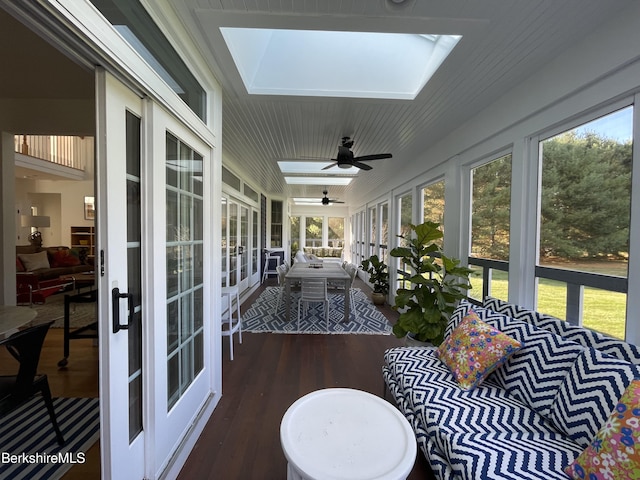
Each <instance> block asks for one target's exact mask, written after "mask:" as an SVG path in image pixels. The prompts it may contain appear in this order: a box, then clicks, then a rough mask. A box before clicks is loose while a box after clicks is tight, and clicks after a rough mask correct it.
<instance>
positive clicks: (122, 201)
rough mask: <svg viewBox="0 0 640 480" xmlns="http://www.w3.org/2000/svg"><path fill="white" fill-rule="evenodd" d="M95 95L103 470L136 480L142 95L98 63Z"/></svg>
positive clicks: (140, 444)
mask: <svg viewBox="0 0 640 480" xmlns="http://www.w3.org/2000/svg"><path fill="white" fill-rule="evenodd" d="M96 96H97V125H96V130H97V134H96V158H97V165H98V168H97V172H96V194H97V202H96V203H97V205H96V206H97V209H96V211H97V220H98V232H97V233H98V238H97V245H98V252H99V254H98V256H97V257H98V268H99V269H100V271H99V277H98V278H99V311H100V313H99V315H100V320H101V321H100V322H99V325H100V326H99V328H100V333H99V338H100V340H99V341H100V378H101V383H100V400H101V409H100V412H101V413H100V425H101V429H100V432H101V439H100V447H101V458H102V475H103V478H118V479H129V478H131V479H134V478H135V479H140V478H144V477H145V440H146V435H145V430H144V428H143V417H144V416H145V412H144V399H143V395H144V392H143V386H144V384H145V383H146V382H145V375H147V374H148V372H146V371H145V370H144V369H143V368H142V363H143V362H142V328H143V326H142V324H141V318H142V313H143V312H142V305H143V303H144V302H143V298H142V285H141V278H142V276H141V258H142V253H143V252H142V247H143V244H142V242H141V218H142V215H141V202H140V199H141V198H140V192H141V186H142V185H141V169H140V163H141V145H142V142H141V139H142V137H141V135H142V134H141V125H142V123H141V122H142V118H143V101H142V100H141V99H140V98H139V97H138V96H137V95H135V94H134V93H133V92H131V91H130V90H129V89H127V88H126V87H125V86H124V85H122V84H121V83H120V82H118V81H117V80H115V79H114V78H113V77H112V76H110V75H109V74H107V73H106V72H104V71H103V70H98V71H97V72H96ZM107 138H108V143H107ZM123 217H124V218H123Z"/></svg>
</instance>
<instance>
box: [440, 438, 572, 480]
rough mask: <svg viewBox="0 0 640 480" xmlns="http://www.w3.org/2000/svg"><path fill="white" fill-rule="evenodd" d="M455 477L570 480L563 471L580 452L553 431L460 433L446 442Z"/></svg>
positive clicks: (467, 478) (507, 479)
mask: <svg viewBox="0 0 640 480" xmlns="http://www.w3.org/2000/svg"><path fill="white" fill-rule="evenodd" d="M444 443H445V445H444V449H445V452H446V455H447V456H448V459H449V462H450V464H451V467H452V470H453V474H454V476H453V477H451V478H456V479H458V478H459V479H463V480H476V479H479V478H482V479H491V480H495V479H505V480H513V479H518V480H523V479H528V480H531V479H536V480H552V479H553V480H567V477H566V476H565V474H564V473H563V471H562V469H563V468H564V467H565V466H566V465H567V464H569V463H571V462H572V461H573V460H574V459H575V458H576V457H577V456H578V454H579V453H580V448H579V447H577V446H576V445H575V444H574V443H573V442H571V441H570V440H568V439H566V438H564V437H563V436H562V435H560V434H558V433H554V432H546V433H532V432H513V433H497V432H494V433H459V432H454V433H451V434H449V435H447V436H446V438H445V439H444Z"/></svg>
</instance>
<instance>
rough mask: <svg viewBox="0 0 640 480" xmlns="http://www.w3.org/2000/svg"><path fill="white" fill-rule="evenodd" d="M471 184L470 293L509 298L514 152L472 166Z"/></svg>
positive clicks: (477, 298)
mask: <svg viewBox="0 0 640 480" xmlns="http://www.w3.org/2000/svg"><path fill="white" fill-rule="evenodd" d="M471 185H472V190H471V202H472V205H471V257H472V258H470V259H469V265H470V267H471V269H472V270H473V274H472V275H471V284H472V286H473V288H472V289H471V290H469V296H470V297H472V298H475V299H476V300H482V299H483V298H484V297H485V296H487V295H491V296H493V297H496V298H500V299H502V300H508V293H509V292H508V285H509V272H508V261H509V227H510V215H511V208H510V207H511V154H509V155H505V156H503V157H500V158H498V159H496V160H493V161H492V162H489V163H485V164H484V165H481V166H479V167H477V168H474V169H472V170H471ZM478 259H482V261H480V260H478Z"/></svg>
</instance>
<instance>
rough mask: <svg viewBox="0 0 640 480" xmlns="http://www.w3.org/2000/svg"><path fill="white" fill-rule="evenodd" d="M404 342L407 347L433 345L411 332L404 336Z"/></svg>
mask: <svg viewBox="0 0 640 480" xmlns="http://www.w3.org/2000/svg"><path fill="white" fill-rule="evenodd" d="M404 344H405V345H406V346H407V347H433V343H431V342H421V341H420V340H418V339H417V338H416V337H415V336H414V334H413V333H411V332H409V333H407V336H406V337H404Z"/></svg>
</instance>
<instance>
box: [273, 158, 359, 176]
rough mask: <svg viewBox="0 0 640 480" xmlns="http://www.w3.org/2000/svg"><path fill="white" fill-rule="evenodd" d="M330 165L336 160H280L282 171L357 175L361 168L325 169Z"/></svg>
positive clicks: (279, 164) (279, 165)
mask: <svg viewBox="0 0 640 480" xmlns="http://www.w3.org/2000/svg"><path fill="white" fill-rule="evenodd" d="M330 165H336V162H296V161H288V160H280V161H278V167H280V171H281V172H282V173H293V174H296V173H315V174H331V173H339V174H340V175H357V174H358V172H359V171H360V169H359V168H358V167H349V168H338V167H334V168H332V169H330V170H323V169H324V168H325V167H328V166H330Z"/></svg>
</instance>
